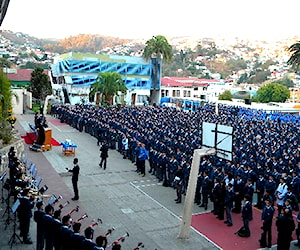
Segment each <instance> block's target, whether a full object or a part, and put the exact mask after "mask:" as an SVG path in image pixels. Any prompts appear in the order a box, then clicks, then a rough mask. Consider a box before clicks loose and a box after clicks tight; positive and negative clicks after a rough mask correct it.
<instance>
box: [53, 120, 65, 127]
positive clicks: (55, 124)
mask: <svg viewBox="0 0 300 250" xmlns="http://www.w3.org/2000/svg"><path fill="white" fill-rule="evenodd" d="M48 122H50V123H51V124H53V125H54V126H62V125H69V124H67V123H61V122H60V121H59V120H48Z"/></svg>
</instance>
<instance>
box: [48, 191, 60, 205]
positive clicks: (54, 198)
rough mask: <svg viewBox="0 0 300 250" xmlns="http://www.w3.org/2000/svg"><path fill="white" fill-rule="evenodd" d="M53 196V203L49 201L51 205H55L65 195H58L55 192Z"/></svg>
mask: <svg viewBox="0 0 300 250" xmlns="http://www.w3.org/2000/svg"><path fill="white" fill-rule="evenodd" d="M51 198H52V199H53V200H52V201H49V202H51V203H49V205H51V206H54V205H55V204H56V203H57V202H58V201H59V200H61V199H63V197H62V196H61V195H59V196H58V197H56V196H55V195H54V194H53V195H52V196H51Z"/></svg>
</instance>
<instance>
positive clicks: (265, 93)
mask: <svg viewBox="0 0 300 250" xmlns="http://www.w3.org/2000/svg"><path fill="white" fill-rule="evenodd" d="M289 97H290V91H289V89H288V88H287V87H285V86H283V85H280V84H278V83H269V84H267V85H265V86H263V87H261V88H260V89H259V90H258V91H257V92H256V97H255V100H257V101H258V102H263V103H268V102H285V101H286V99H288V98H289Z"/></svg>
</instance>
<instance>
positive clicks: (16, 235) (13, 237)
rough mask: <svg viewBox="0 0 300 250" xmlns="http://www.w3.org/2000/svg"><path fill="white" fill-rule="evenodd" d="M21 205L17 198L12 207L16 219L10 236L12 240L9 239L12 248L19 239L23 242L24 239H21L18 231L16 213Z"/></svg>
mask: <svg viewBox="0 0 300 250" xmlns="http://www.w3.org/2000/svg"><path fill="white" fill-rule="evenodd" d="M19 206H20V201H19V200H17V201H16V202H15V204H14V205H13V206H12V208H11V210H12V213H13V214H14V220H13V222H14V224H13V234H12V236H11V237H10V240H9V241H8V245H9V244H10V248H12V246H13V244H17V240H19V242H20V243H23V241H22V240H21V239H20V237H19V236H18V234H17V233H16V229H17V215H16V214H17V209H18V207H19Z"/></svg>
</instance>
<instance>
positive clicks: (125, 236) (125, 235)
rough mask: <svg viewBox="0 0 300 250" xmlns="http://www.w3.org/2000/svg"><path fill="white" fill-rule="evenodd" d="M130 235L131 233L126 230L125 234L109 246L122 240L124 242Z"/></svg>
mask: <svg viewBox="0 0 300 250" xmlns="http://www.w3.org/2000/svg"><path fill="white" fill-rule="evenodd" d="M127 237H129V233H128V232H126V234H124V235H123V236H121V237H120V238H118V239H117V240H115V241H113V242H112V243H111V244H109V245H108V246H107V247H112V246H114V245H118V244H119V243H120V242H124V241H125V239H126V238H127Z"/></svg>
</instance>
